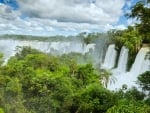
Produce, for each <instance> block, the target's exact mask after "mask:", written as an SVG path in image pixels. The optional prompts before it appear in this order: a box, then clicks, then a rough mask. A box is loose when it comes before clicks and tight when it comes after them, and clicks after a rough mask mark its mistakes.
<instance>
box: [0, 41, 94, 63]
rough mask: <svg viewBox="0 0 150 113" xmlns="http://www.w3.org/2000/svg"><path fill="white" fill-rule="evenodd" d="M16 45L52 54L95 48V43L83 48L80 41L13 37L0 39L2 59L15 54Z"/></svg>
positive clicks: (79, 51) (85, 50) (84, 51)
mask: <svg viewBox="0 0 150 113" xmlns="http://www.w3.org/2000/svg"><path fill="white" fill-rule="evenodd" d="M17 46H30V47H32V48H35V49H38V50H40V51H43V52H46V53H52V54H57V55H58V54H59V55H60V54H64V53H70V52H78V53H82V54H85V53H86V52H89V51H90V50H93V51H94V49H95V44H88V45H86V47H84V48H83V43H82V42H80V41H61V42H59V41H53V42H45V41H38V40H32V41H30V40H13V39H0V52H1V53H3V54H4V59H5V61H6V62H7V60H8V59H9V58H10V57H11V56H13V55H15V53H16V51H15V50H16V47H17Z"/></svg>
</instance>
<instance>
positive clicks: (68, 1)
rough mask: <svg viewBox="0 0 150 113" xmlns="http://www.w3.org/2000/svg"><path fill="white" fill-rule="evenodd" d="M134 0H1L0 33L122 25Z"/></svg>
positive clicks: (40, 32)
mask: <svg viewBox="0 0 150 113" xmlns="http://www.w3.org/2000/svg"><path fill="white" fill-rule="evenodd" d="M136 2H137V0H0V34H27V35H75V34H77V33H80V32H105V31H108V30H110V29H125V28H126V27H127V26H128V25H131V24H133V23H134V20H131V19H127V18H126V17H125V16H124V14H125V13H127V12H130V8H131V6H133V5H134V4H135V3H136Z"/></svg>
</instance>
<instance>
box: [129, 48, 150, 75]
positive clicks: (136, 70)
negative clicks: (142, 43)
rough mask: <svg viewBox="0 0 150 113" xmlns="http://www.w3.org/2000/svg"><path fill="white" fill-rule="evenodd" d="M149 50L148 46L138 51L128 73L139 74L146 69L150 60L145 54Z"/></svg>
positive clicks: (149, 64)
mask: <svg viewBox="0 0 150 113" xmlns="http://www.w3.org/2000/svg"><path fill="white" fill-rule="evenodd" d="M148 52H149V47H143V48H141V49H140V51H139V52H138V54H137V56H136V58H135V61H134V63H133V65H132V68H131V70H130V73H132V74H134V75H139V74H141V73H143V72H144V71H145V70H147V69H148V67H149V66H150V62H149V60H148V59H146V54H147V53H148Z"/></svg>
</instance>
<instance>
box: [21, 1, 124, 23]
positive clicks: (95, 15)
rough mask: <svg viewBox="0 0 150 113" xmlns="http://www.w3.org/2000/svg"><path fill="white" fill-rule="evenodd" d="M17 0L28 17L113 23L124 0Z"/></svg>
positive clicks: (120, 12) (116, 19) (119, 13)
mask: <svg viewBox="0 0 150 113" xmlns="http://www.w3.org/2000/svg"><path fill="white" fill-rule="evenodd" d="M89 1H90V0H59V1H56V0H18V2H19V5H20V7H21V11H22V12H23V13H26V14H27V15H28V16H30V17H37V18H48V19H54V20H55V19H56V20H57V21H58V22H75V23H96V24H106V23H115V22H117V21H118V17H120V16H121V14H122V10H121V8H122V7H123V5H124V4H125V0H107V1H106V0H97V1H96V2H95V3H92V2H91V3H90V2H89Z"/></svg>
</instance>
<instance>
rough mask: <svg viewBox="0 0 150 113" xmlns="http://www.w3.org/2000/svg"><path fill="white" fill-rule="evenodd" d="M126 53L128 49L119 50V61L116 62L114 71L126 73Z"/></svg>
mask: <svg viewBox="0 0 150 113" xmlns="http://www.w3.org/2000/svg"><path fill="white" fill-rule="evenodd" d="M128 52H129V49H127V48H126V47H124V46H123V47H122V48H121V52H120V56H119V60H118V65H117V68H116V69H115V70H116V71H117V72H119V73H125V72H126V67H127V60H128Z"/></svg>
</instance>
